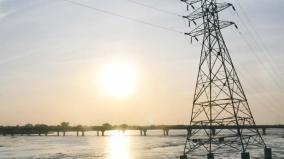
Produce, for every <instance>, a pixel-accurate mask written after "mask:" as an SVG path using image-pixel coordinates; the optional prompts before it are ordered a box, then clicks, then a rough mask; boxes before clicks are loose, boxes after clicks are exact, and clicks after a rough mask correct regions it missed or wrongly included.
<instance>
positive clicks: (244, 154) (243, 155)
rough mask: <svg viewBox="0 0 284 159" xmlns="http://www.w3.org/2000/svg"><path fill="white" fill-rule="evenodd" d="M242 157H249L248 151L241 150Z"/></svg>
mask: <svg viewBox="0 0 284 159" xmlns="http://www.w3.org/2000/svg"><path fill="white" fill-rule="evenodd" d="M242 159H250V155H249V153H248V152H243V153H242Z"/></svg>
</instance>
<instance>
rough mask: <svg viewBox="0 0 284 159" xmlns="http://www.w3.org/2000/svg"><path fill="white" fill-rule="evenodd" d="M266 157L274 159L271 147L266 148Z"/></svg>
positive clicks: (265, 158)
mask: <svg viewBox="0 0 284 159" xmlns="http://www.w3.org/2000/svg"><path fill="white" fill-rule="evenodd" d="M264 159H272V150H271V148H267V147H266V148H264Z"/></svg>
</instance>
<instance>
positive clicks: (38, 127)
mask: <svg viewBox="0 0 284 159" xmlns="http://www.w3.org/2000/svg"><path fill="white" fill-rule="evenodd" d="M128 127H129V126H128V125H127V124H122V125H111V124H109V123H104V124H102V125H100V126H83V125H76V126H71V125H70V123H69V122H62V123H60V124H59V125H56V126H54V125H46V124H35V125H33V124H26V125H24V126H19V125H17V126H0V133H1V134H3V135H6V134H11V135H14V134H28V135H31V134H39V135H41V134H47V133H49V132H63V133H65V132H68V131H77V132H78V131H90V130H93V131H106V130H111V129H121V130H125V129H127V128H128Z"/></svg>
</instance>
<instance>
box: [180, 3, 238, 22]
mask: <svg viewBox="0 0 284 159" xmlns="http://www.w3.org/2000/svg"><path fill="white" fill-rule="evenodd" d="M229 7H233V9H234V10H235V8H234V6H233V5H232V4H231V3H217V4H216V7H215V8H210V9H209V10H208V12H210V13H216V12H221V11H223V10H225V9H227V8H229ZM204 14H206V13H205V12H204V11H203V9H202V7H200V8H198V9H196V10H195V11H193V12H192V13H190V14H189V15H187V16H183V18H186V19H188V20H189V21H194V20H197V19H200V18H203V16H204Z"/></svg>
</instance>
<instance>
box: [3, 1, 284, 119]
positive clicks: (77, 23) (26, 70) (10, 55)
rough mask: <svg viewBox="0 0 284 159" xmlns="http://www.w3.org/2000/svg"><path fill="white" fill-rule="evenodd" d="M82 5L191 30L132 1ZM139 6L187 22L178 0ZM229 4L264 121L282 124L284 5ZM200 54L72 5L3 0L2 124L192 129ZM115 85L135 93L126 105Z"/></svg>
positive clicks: (238, 50)
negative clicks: (177, 126)
mask: <svg viewBox="0 0 284 159" xmlns="http://www.w3.org/2000/svg"><path fill="white" fill-rule="evenodd" d="M74 1H77V2H81V3H84V4H88V5H90V6H93V7H96V8H99V9H103V10H108V11H112V12H114V13H118V14H120V15H124V16H127V17H132V18H136V19H139V20H143V21H145V22H149V23H151V24H156V25H160V26H165V27H169V28H171V29H174V30H179V31H186V30H187V26H186V25H185V23H184V21H183V19H182V18H180V17H178V16H175V15H171V14H166V13H163V12H159V11H157V10H153V9H150V8H145V7H143V6H141V5H137V4H135V3H132V2H130V1H129V0H96V1H94V0H74ZM136 1H138V2H142V3H144V4H147V5H150V6H155V7H156V8H160V9H164V10H168V11H171V12H175V13H178V14H182V15H183V14H185V7H184V6H183V5H182V4H181V2H179V0H136ZM222 1H224V0H222ZM229 1H230V2H231V3H233V4H235V7H236V9H237V11H238V13H239V16H240V18H239V17H238V15H237V14H236V13H234V12H233V11H226V12H224V14H223V15H222V18H223V19H228V20H232V21H235V22H236V23H237V24H238V26H239V28H240V32H242V35H240V33H239V32H238V31H237V30H235V29H234V28H232V29H229V28H228V29H226V30H224V36H225V39H226V41H227V45H228V47H229V50H230V53H231V56H232V58H233V61H234V64H235V66H236V68H237V71H238V72H239V76H240V79H241V82H242V84H243V87H244V89H245V91H246V95H247V97H248V100H249V103H250V106H251V109H252V111H253V114H254V116H255V119H256V121H257V123H259V124H266V123H267V124H278V123H282V124H283V123H284V116H283V114H284V107H283V103H284V98H283V97H284V84H283V81H284V74H283V68H284V62H283V61H284V55H283V52H284V45H283V41H284V34H283V31H284V18H283V17H284V11H283V8H284V1H283V0H273V1H271V0H229ZM244 39H245V40H244ZM246 41H247V42H248V43H249V45H248V44H247V42H246ZM199 55H200V46H199V45H198V44H196V43H194V44H190V43H189V42H188V39H186V38H185V36H184V35H182V34H179V33H176V32H171V31H167V30H164V29H161V28H156V27H152V26H149V25H145V24H141V23H137V22H134V21H131V20H127V19H123V18H119V17H115V16H111V15H107V14H104V13H101V12H97V11H95V10H91V9H87V8H84V7H81V6H76V5H74V4H71V3H68V2H66V1H63V0H25V1H23V0H0V124H3V125H9V124H26V123H33V124H35V123H46V124H58V123H60V122H62V121H69V122H71V123H72V124H93V125H96V124H102V123H105V122H110V123H113V124H121V123H127V124H186V123H189V120H190V114H191V112H190V111H191V106H192V98H193V92H194V86H195V80H196V76H197V69H198V68H197V67H198V61H199ZM117 63H122V64H119V65H117ZM125 65H127V66H125ZM128 66H129V67H131V69H124V68H126V67H127V68H128ZM109 68H115V69H114V70H116V69H117V70H118V71H117V72H119V74H125V76H128V78H127V79H125V78H123V77H120V76H119V75H116V76H113V75H112V74H111V73H109V72H111V71H109ZM120 68H121V69H120ZM102 70H105V71H102ZM110 70H112V69H110ZM114 78H115V79H118V80H121V81H123V82H124V84H125V86H126V87H127V88H128V91H126V92H123V93H124V94H122V95H121V96H117V95H116V93H117V92H119V91H125V90H121V88H120V87H115V88H114V87H112V86H109V85H108V84H104V82H102V81H101V80H103V81H106V80H107V81H113V79H114ZM129 79H131V80H129ZM132 79H133V80H132ZM128 80H129V81H128ZM100 82H102V83H100ZM114 82H115V81H114ZM114 82H110V83H111V84H114V85H115V83H114ZM98 83H99V84H98ZM102 86H103V88H107V91H102ZM109 87H111V88H109ZM108 91H110V92H108Z"/></svg>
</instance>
